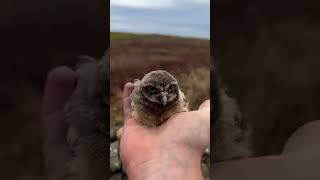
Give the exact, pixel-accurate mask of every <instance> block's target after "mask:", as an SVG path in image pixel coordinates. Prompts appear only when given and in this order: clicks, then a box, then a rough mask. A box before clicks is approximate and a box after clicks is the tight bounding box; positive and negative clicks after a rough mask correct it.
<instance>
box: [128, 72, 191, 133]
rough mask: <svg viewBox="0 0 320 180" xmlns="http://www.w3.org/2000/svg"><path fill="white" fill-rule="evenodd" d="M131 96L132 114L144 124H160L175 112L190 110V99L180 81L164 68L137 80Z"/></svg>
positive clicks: (150, 125)
mask: <svg viewBox="0 0 320 180" xmlns="http://www.w3.org/2000/svg"><path fill="white" fill-rule="evenodd" d="M130 97H131V100H132V101H131V106H132V109H133V113H132V116H133V117H135V119H137V121H138V122H140V123H141V124H142V125H144V126H148V127H153V126H158V125H160V124H161V123H163V122H164V121H166V120H167V119H168V118H170V116H172V115H173V114H175V113H179V112H184V111H188V101H187V100H186V98H185V96H184V94H183V92H182V91H181V90H180V88H179V85H178V81H177V80H176V79H175V78H174V77H173V75H171V74H170V73H169V72H167V71H164V70H157V71H152V72H150V73H148V74H146V75H145V76H144V77H143V78H142V80H137V79H136V80H135V82H134V90H133V92H132V94H131V95H130Z"/></svg>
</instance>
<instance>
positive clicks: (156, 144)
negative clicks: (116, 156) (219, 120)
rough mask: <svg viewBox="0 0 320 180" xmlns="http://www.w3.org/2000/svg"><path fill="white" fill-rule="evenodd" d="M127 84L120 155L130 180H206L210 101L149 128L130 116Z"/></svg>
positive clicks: (130, 90) (128, 86) (128, 87)
mask: <svg viewBox="0 0 320 180" xmlns="http://www.w3.org/2000/svg"><path fill="white" fill-rule="evenodd" d="M133 89H134V86H133V84H132V83H127V84H126V85H125V88H124V94H123V111H124V117H125V124H124V127H123V134H122V137H121V142H120V156H121V160H122V162H123V164H124V167H125V169H126V171H127V174H128V177H129V178H130V180H135V179H139V180H141V179H154V180H156V179H186V180H187V179H192V180H195V179H203V177H202V174H201V167H200V163H201V156H202V154H203V152H204V151H205V149H206V148H207V147H208V145H209V142H210V101H209V100H207V101H205V102H204V103H203V104H202V105H201V106H200V107H199V109H198V110H197V111H190V112H183V113H179V114H175V115H174V116H172V117H171V118H170V119H168V120H167V122H165V123H164V124H162V125H160V126H158V127H154V128H148V127H145V126H142V125H140V124H138V122H137V121H136V120H135V119H134V118H133V117H132V116H131V111H132V109H131V100H130V94H131V92H132V90H133Z"/></svg>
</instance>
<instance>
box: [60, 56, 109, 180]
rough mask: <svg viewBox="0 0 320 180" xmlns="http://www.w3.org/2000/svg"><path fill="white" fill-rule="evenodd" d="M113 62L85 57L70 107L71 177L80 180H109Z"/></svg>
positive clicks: (68, 108) (68, 112) (69, 102)
mask: <svg viewBox="0 0 320 180" xmlns="http://www.w3.org/2000/svg"><path fill="white" fill-rule="evenodd" d="M108 68H109V62H108V60H107V55H105V56H104V57H103V58H102V59H101V60H95V59H94V58H90V57H86V56H82V57H80V62H79V64H78V66H77V68H76V75H77V84H76V87H75V89H74V92H73V94H72V95H71V97H70V99H69V101H68V103H67V104H66V107H65V110H66V120H67V122H68V123H69V129H68V132H67V141H68V144H69V147H70V149H71V151H72V155H73V157H72V159H71V161H70V162H69V164H68V165H69V173H70V174H71V175H72V176H74V177H75V179H77V180H90V179H95V180H103V179H107V178H108V165H109V162H108V160H107V159H108V149H109V142H108V139H109V138H108V130H107V117H108V109H109V83H108Z"/></svg>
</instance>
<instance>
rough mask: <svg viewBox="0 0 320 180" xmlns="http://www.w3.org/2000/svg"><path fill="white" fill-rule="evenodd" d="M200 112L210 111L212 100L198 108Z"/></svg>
mask: <svg viewBox="0 0 320 180" xmlns="http://www.w3.org/2000/svg"><path fill="white" fill-rule="evenodd" d="M198 109H199V110H205V109H210V99H208V100H206V101H204V102H203V103H202V104H201V105H200V106H199V108H198Z"/></svg>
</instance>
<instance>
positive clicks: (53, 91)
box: [43, 67, 76, 115]
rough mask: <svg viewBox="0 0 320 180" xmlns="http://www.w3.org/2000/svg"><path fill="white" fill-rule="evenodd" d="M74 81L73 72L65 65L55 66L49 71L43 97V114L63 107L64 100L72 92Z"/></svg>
mask: <svg viewBox="0 0 320 180" xmlns="http://www.w3.org/2000/svg"><path fill="white" fill-rule="evenodd" d="M75 83H76V75H75V72H74V71H72V70H71V69H69V68H67V67H57V68H55V69H53V70H52V71H51V72H50V73H49V75H48V77H47V81H46V85H45V90H44V98H43V108H44V109H43V111H44V114H45V115H47V114H50V113H52V112H55V111H56V110H57V109H63V108H64V105H65V102H66V101H67V99H68V98H69V97H70V95H71V94H72V92H73V89H74V86H75Z"/></svg>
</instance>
